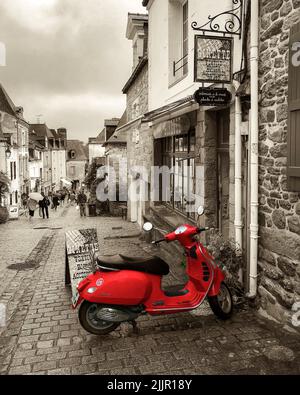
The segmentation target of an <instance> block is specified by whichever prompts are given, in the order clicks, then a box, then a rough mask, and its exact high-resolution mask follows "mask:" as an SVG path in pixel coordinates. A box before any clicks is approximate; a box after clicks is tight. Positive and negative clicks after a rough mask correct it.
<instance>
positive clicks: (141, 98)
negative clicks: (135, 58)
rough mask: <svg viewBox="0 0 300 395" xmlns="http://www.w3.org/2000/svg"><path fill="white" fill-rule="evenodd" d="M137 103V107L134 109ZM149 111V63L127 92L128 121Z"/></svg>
mask: <svg viewBox="0 0 300 395" xmlns="http://www.w3.org/2000/svg"><path fill="white" fill-rule="evenodd" d="M134 105H136V109H134ZM147 112H148V63H146V64H145V66H144V67H143V69H142V71H141V72H140V74H139V75H138V77H137V78H136V80H135V81H134V83H133V84H132V86H131V87H130V89H129V90H128V93H127V121H128V122H130V121H132V120H134V119H136V118H138V117H140V116H141V115H143V114H145V113H147Z"/></svg>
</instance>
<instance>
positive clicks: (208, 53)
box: [195, 35, 232, 84]
mask: <svg viewBox="0 0 300 395" xmlns="http://www.w3.org/2000/svg"><path fill="white" fill-rule="evenodd" d="M231 81H232V38H229V37H212V36H205V35H201V36H200V35H197V36H195V82H203V83H205V82H206V83H213V84H216V83H227V84H229V83H231Z"/></svg>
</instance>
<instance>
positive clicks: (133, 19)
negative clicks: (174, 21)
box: [126, 14, 148, 70]
mask: <svg viewBox="0 0 300 395" xmlns="http://www.w3.org/2000/svg"><path fill="white" fill-rule="evenodd" d="M126 37H127V38H128V40H131V41H132V48H133V70H134V69H135V68H136V66H137V65H138V63H139V62H140V60H141V58H143V57H144V56H145V55H146V54H147V52H148V48H147V47H148V15H146V14H128V23H127V32H126Z"/></svg>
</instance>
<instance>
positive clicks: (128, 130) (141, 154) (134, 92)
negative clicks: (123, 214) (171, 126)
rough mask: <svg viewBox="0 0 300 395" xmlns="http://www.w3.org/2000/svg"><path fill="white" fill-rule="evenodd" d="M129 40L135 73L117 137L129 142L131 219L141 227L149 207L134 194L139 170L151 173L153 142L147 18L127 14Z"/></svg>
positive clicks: (126, 90) (126, 91)
mask: <svg viewBox="0 0 300 395" xmlns="http://www.w3.org/2000/svg"><path fill="white" fill-rule="evenodd" d="M126 37H127V39H128V40H131V41H132V43H133V59H132V63H133V71H132V74H131V76H130V78H129V79H128V81H127V82H126V84H125V86H124V88H123V93H124V94H126V120H125V119H124V122H122V123H120V125H119V126H118V129H117V133H121V134H122V135H124V136H125V140H126V142H127V170H128V172H127V183H128V186H129V194H128V219H129V220H130V221H132V222H138V223H139V224H140V225H142V222H143V214H144V212H145V205H146V203H145V202H144V199H143V198H142V194H137V193H135V192H137V191H139V185H135V184H139V183H140V182H141V181H143V172H142V171H141V170H140V167H142V166H144V167H145V168H147V169H150V168H151V166H152V162H153V138H152V136H151V133H149V130H148V128H147V127H144V125H143V124H142V118H143V115H144V114H145V113H147V112H148V53H147V52H148V15H143V14H128V23H127V32H126ZM124 177H125V175H124ZM144 181H146V182H149V181H148V180H144Z"/></svg>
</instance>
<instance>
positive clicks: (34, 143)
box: [29, 140, 45, 150]
mask: <svg viewBox="0 0 300 395" xmlns="http://www.w3.org/2000/svg"><path fill="white" fill-rule="evenodd" d="M29 148H32V149H38V150H44V149H45V147H43V146H42V145H41V144H39V143H38V142H37V141H33V140H29Z"/></svg>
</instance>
